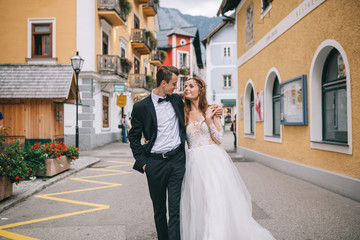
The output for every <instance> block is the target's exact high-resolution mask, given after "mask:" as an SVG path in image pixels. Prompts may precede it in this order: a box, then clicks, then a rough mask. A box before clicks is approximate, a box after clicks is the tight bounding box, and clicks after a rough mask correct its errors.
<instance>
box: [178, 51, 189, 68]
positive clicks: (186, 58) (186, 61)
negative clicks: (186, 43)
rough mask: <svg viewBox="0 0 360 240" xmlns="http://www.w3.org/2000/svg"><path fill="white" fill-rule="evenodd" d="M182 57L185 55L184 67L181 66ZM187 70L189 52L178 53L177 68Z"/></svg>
mask: <svg viewBox="0 0 360 240" xmlns="http://www.w3.org/2000/svg"><path fill="white" fill-rule="evenodd" d="M182 55H185V65H181V59H182V57H181V56H182ZM184 67H185V68H188V67H189V52H187V51H178V68H184Z"/></svg>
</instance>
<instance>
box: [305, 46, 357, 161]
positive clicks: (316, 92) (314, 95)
mask: <svg viewBox="0 0 360 240" xmlns="http://www.w3.org/2000/svg"><path fill="white" fill-rule="evenodd" d="M333 48H336V49H337V50H338V51H339V53H340V54H341V56H342V58H343V60H344V64H345V69H346V96H347V98H346V101H347V114H348V115H347V127H348V139H347V145H341V144H339V145H337V144H335V143H334V144H331V143H328V142H323V140H322V139H323V133H322V132H323V126H322V124H323V119H322V91H321V85H322V84H321V83H322V73H323V69H324V64H325V61H326V58H327V57H328V55H329V53H330V51H331V50H332V49H333ZM309 76H310V77H309V92H310V94H309V104H310V147H311V148H314V149H321V150H325V151H332V152H338V153H344V154H352V112H351V79H350V76H351V74H350V65H349V61H348V57H347V55H346V53H345V50H344V48H343V47H342V46H341V45H340V43H338V42H337V41H335V40H333V39H328V40H325V41H324V42H322V43H321V44H320V46H319V47H318V49H317V50H316V52H315V54H314V57H313V60H312V62H311V68H310V75H309Z"/></svg>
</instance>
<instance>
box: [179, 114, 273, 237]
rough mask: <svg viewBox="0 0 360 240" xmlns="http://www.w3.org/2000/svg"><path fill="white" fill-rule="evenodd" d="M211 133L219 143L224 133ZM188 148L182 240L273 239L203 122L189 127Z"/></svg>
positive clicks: (212, 130) (236, 174) (222, 150)
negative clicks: (257, 218)
mask: <svg viewBox="0 0 360 240" xmlns="http://www.w3.org/2000/svg"><path fill="white" fill-rule="evenodd" d="M211 132H212V133H214V134H213V135H214V136H215V137H216V139H218V140H219V141H220V142H221V140H222V132H218V131H217V130H216V127H215V125H214V124H212V125H211ZM186 133H187V141H188V146H189V149H188V150H187V152H186V172H185V176H184V180H183V185H182V195H181V202H180V228H181V239H182V240H241V239H243V240H250V239H252V240H263V239H274V237H273V236H272V235H271V233H270V232H269V231H267V230H266V229H265V228H263V227H261V226H260V225H259V224H258V223H257V222H256V221H255V220H254V219H253V217H252V206H251V197H250V194H249V192H248V190H247V188H246V186H245V184H244V182H243V180H242V178H241V177H240V175H239V173H238V171H237V169H236V167H235V165H234V164H233V162H232V160H231V158H230V157H229V155H228V154H227V153H226V151H225V150H224V149H223V147H222V146H220V145H217V144H216V143H215V142H214V141H213V140H212V139H211V136H210V132H209V128H208V126H207V125H206V123H205V122H204V118H203V119H202V121H200V122H194V123H190V124H189V125H188V126H187V128H186Z"/></svg>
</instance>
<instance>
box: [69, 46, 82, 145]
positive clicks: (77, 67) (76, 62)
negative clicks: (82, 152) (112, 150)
mask: <svg viewBox="0 0 360 240" xmlns="http://www.w3.org/2000/svg"><path fill="white" fill-rule="evenodd" d="M83 64H84V59H82V58H81V57H80V56H79V52H78V51H76V56H73V57H72V58H71V66H72V68H73V69H74V71H75V75H76V126H75V147H77V148H79V124H78V123H79V122H78V106H79V96H78V95H79V79H78V77H79V73H80V71H81V68H82V66H83Z"/></svg>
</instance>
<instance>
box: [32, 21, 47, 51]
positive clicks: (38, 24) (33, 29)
mask: <svg viewBox="0 0 360 240" xmlns="http://www.w3.org/2000/svg"><path fill="white" fill-rule="evenodd" d="M36 26H49V31H48V32H37V33H35V27H36ZM35 35H41V42H42V44H41V45H42V50H41V52H42V53H44V48H45V44H44V38H43V37H44V36H45V35H49V54H47V55H44V54H42V55H35ZM31 57H32V58H51V57H52V23H32V24H31Z"/></svg>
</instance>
